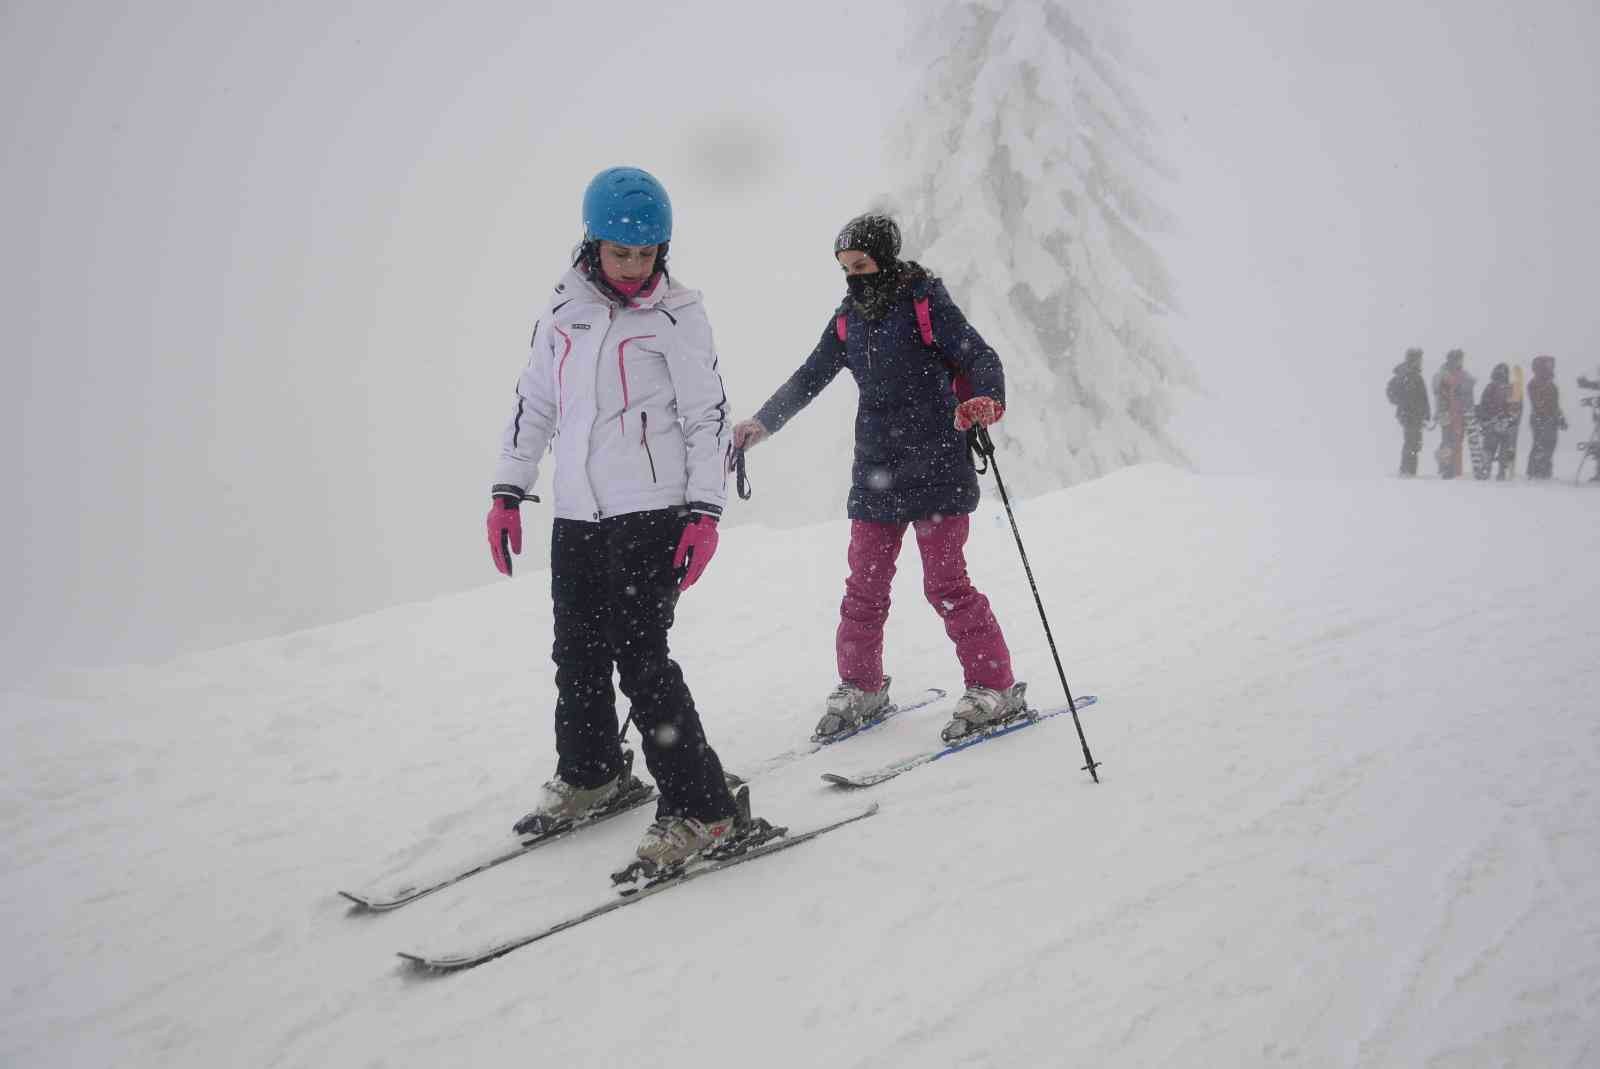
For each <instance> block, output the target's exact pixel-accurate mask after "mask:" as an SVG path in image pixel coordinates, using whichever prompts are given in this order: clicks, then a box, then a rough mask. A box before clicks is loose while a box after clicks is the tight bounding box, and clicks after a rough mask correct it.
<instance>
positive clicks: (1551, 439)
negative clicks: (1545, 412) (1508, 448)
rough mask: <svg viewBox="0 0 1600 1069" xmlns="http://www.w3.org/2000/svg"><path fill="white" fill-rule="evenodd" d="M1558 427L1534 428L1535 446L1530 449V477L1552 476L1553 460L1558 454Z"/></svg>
mask: <svg viewBox="0 0 1600 1069" xmlns="http://www.w3.org/2000/svg"><path fill="white" fill-rule="evenodd" d="M1556 435H1557V431H1556V428H1555V427H1553V426H1551V427H1539V426H1535V427H1534V428H1533V448H1532V449H1530V450H1528V478H1530V479H1548V478H1550V469H1551V466H1552V465H1551V461H1553V460H1554V459H1555V455H1556Z"/></svg>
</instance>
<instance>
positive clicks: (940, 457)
mask: <svg viewBox="0 0 1600 1069" xmlns="http://www.w3.org/2000/svg"><path fill="white" fill-rule="evenodd" d="M904 266H905V269H906V274H907V279H906V282H905V283H904V284H903V285H902V291H901V293H900V295H899V296H898V297H897V298H896V300H895V301H894V303H893V304H892V305H890V307H889V309H888V310H887V311H886V312H885V313H884V314H883V315H882V316H881V317H880V318H878V319H876V320H869V319H867V318H866V317H865V316H863V315H862V314H861V313H860V312H859V311H858V310H857V309H856V308H855V306H854V302H852V301H851V300H849V299H846V300H845V302H844V303H843V304H841V305H840V306H839V308H838V310H837V311H836V312H835V313H834V316H833V317H830V318H829V320H828V326H827V328H826V329H825V330H824V331H823V332H822V340H821V341H819V342H817V347H816V348H815V349H813V350H812V351H811V355H810V356H808V357H807V358H806V362H805V363H804V364H802V365H800V369H799V370H798V371H796V372H795V373H794V374H793V375H791V376H790V377H789V381H788V382H786V383H784V384H783V385H782V386H781V387H779V388H778V390H777V392H776V393H774V394H773V395H772V397H771V398H769V399H768V401H767V403H766V404H765V405H762V406H761V411H759V412H757V413H756V419H758V420H760V421H761V424H762V426H764V427H766V428H767V430H768V431H770V432H771V433H773V434H776V433H777V432H778V431H779V430H780V429H781V428H782V427H783V425H784V424H785V423H788V422H789V420H790V419H791V418H793V417H794V416H795V415H796V414H797V413H798V412H799V411H800V410H801V409H802V408H804V407H805V406H806V405H808V404H810V403H811V400H812V399H813V398H814V397H816V396H817V395H818V394H819V393H821V392H822V390H823V388H824V387H825V386H827V385H828V383H830V382H832V381H833V377H834V376H835V375H837V374H838V373H839V372H840V371H841V370H844V369H849V371H850V373H851V374H852V375H854V376H855V379H856V386H857V387H858V388H859V390H860V400H859V403H858V404H857V407H856V450H855V464H854V466H853V468H852V470H851V485H850V499H849V504H848V507H847V509H846V512H847V514H848V515H849V516H850V518H851V519H853V520H875V521H878V522H883V523H904V522H907V521H911V520H921V519H926V518H928V517H929V516H932V515H934V514H935V513H938V514H942V515H961V514H964V513H969V512H972V511H973V510H974V509H976V508H977V507H978V476H977V473H976V472H975V471H974V470H973V468H972V462H971V460H970V459H969V458H968V456H967V440H966V435H965V434H963V433H962V432H961V431H958V430H956V429H955V422H954V420H955V409H956V398H955V395H954V394H953V393H952V392H951V388H950V383H951V379H952V372H951V370H950V368H949V367H948V366H947V362H948V363H949V364H954V365H956V366H958V367H959V368H960V370H961V371H962V372H963V373H964V374H965V375H966V376H967V378H968V380H969V381H970V382H971V384H972V390H973V394H974V395H975V396H984V397H993V398H994V399H995V400H996V401H999V402H1000V403H1001V404H1005V388H1006V387H1005V372H1004V370H1003V369H1002V368H1001V366H1000V357H999V356H998V355H997V354H996V353H995V351H994V350H993V349H992V348H990V347H989V345H988V343H987V342H985V341H984V340H983V338H982V337H980V336H979V334H978V332H977V331H976V330H974V329H973V327H972V325H971V324H970V323H968V322H967V320H966V317H965V316H963V315H962V314H961V309H959V308H957V307H956V304H955V302H954V301H952V300H951V299H950V294H949V293H948V292H946V290H945V288H944V283H943V282H940V281H939V280H938V279H937V278H935V277H934V276H932V275H929V274H927V273H926V272H924V271H922V269H921V268H919V267H917V266H916V265H914V264H909V263H908V264H905V265H904ZM924 295H925V296H926V297H927V299H928V307H929V312H930V316H931V318H932V320H933V337H934V342H935V343H936V346H937V348H934V349H930V348H929V347H928V346H927V345H925V344H923V341H922V335H921V332H920V330H919V328H918V326H917V316H916V307H915V301H916V298H917V297H919V296H924ZM841 315H842V316H844V317H845V322H846V325H847V329H846V331H845V335H846V340H845V341H842V342H841V341H840V340H839V336H838V331H837V328H836V320H837V317H838V316H841Z"/></svg>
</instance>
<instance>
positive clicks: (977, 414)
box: [956, 397, 1006, 431]
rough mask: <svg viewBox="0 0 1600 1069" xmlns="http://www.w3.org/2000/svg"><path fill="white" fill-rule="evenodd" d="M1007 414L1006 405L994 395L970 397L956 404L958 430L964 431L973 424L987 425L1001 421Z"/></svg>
mask: <svg viewBox="0 0 1600 1069" xmlns="http://www.w3.org/2000/svg"><path fill="white" fill-rule="evenodd" d="M1005 414H1006V406H1005V405H1002V404H1001V403H1000V402H999V401H996V400H995V399H994V398H993V397H969V398H968V399H967V400H965V401H962V402H961V403H960V404H959V405H957V406H956V430H958V431H964V430H966V429H967V428H968V427H971V426H972V425H973V424H977V425H978V426H979V427H987V426H989V425H990V424H991V423H999V422H1000V417H1001V416H1003V415H1005Z"/></svg>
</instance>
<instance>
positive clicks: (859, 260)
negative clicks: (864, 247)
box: [834, 249, 878, 275]
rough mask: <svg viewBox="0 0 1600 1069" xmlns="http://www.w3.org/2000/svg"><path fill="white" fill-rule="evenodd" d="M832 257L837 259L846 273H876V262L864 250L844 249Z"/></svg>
mask: <svg viewBox="0 0 1600 1069" xmlns="http://www.w3.org/2000/svg"><path fill="white" fill-rule="evenodd" d="M834 259H836V260H838V261H839V266H840V267H841V268H843V269H844V273H845V274H846V275H875V274H877V273H878V262H877V261H876V260H874V259H873V258H872V257H870V256H868V255H867V254H866V253H864V252H858V251H856V250H854V249H846V250H845V251H844V252H841V253H836V254H835V255H834Z"/></svg>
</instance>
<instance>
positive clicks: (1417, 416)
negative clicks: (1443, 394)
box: [1389, 349, 1433, 475]
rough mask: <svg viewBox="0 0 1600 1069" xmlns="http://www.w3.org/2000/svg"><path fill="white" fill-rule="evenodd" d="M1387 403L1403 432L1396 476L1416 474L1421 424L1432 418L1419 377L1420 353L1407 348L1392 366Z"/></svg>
mask: <svg viewBox="0 0 1600 1069" xmlns="http://www.w3.org/2000/svg"><path fill="white" fill-rule="evenodd" d="M1389 403H1390V404H1392V405H1394V416H1395V419H1397V420H1399V421H1400V426H1401V428H1402V429H1403V431H1404V432H1405V437H1404V439H1403V441H1402V442H1401V445H1400V474H1401V475H1415V474H1416V473H1417V456H1418V455H1419V454H1420V453H1421V452H1422V425H1423V424H1424V423H1426V422H1428V420H1429V419H1431V418H1433V414H1432V412H1430V411H1429V408H1428V384H1427V383H1426V382H1424V381H1423V378H1422V350H1421V349H1407V350H1406V358H1405V359H1404V360H1403V361H1401V362H1400V363H1398V364H1396V365H1395V367H1394V374H1393V375H1392V376H1391V377H1390V379H1389Z"/></svg>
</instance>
